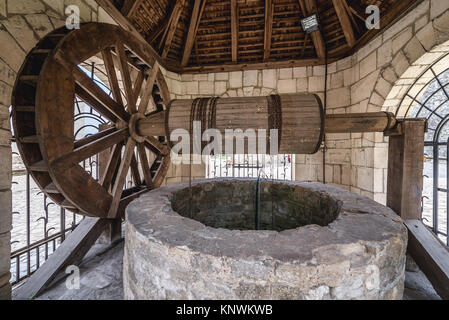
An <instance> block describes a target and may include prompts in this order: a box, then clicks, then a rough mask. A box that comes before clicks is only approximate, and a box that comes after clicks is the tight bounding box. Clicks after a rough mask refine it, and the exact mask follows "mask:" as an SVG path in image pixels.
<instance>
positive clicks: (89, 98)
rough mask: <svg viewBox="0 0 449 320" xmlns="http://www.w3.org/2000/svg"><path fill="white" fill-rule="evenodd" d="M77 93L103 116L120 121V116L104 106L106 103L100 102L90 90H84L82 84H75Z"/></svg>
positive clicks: (113, 120) (112, 120)
mask: <svg viewBox="0 0 449 320" xmlns="http://www.w3.org/2000/svg"><path fill="white" fill-rule="evenodd" d="M75 94H76V95H77V96H78V98H80V99H81V100H83V101H84V102H85V103H87V104H88V105H89V106H91V107H92V108H93V109H95V110H96V111H97V112H98V113H100V114H101V115H102V116H104V117H105V118H107V119H108V120H110V121H111V122H114V123H116V122H117V121H118V118H117V117H116V116H115V114H113V113H112V112H110V111H109V109H108V108H106V107H104V105H103V104H102V103H100V102H98V100H97V99H95V98H94V97H93V96H92V95H91V94H90V93H89V92H87V91H86V90H84V89H83V88H82V87H81V86H80V85H78V84H75Z"/></svg>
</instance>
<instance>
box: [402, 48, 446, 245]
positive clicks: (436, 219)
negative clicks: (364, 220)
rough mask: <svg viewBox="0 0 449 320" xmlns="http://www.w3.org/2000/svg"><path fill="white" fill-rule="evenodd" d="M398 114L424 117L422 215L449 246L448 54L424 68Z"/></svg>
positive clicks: (405, 97)
mask: <svg viewBox="0 0 449 320" xmlns="http://www.w3.org/2000/svg"><path fill="white" fill-rule="evenodd" d="M397 116H398V117H403V116H405V117H406V118H426V119H427V120H428V122H429V129H428V132H427V134H426V137H425V139H426V141H425V151H424V152H425V159H424V190H423V201H422V203H423V206H422V210H423V213H422V218H423V221H424V222H425V223H426V224H428V225H429V226H430V227H432V229H433V230H434V232H435V233H436V234H438V235H439V236H440V238H441V239H442V240H443V241H445V242H446V243H447V244H448V245H449V237H448V235H447V234H448V229H449V221H448V220H449V219H448V217H449V214H448V211H449V210H448V204H449V201H448V200H449V180H448V177H449V167H448V158H449V53H447V54H444V55H442V56H441V57H440V58H439V59H438V60H437V61H436V62H435V63H434V64H432V65H431V66H430V67H428V68H426V69H425V70H424V71H423V72H422V73H421V75H420V76H419V77H418V78H417V79H416V81H415V82H414V83H413V84H412V85H411V87H410V89H409V90H408V91H407V93H406V94H405V96H404V98H403V99H402V101H401V104H400V108H398V112H397Z"/></svg>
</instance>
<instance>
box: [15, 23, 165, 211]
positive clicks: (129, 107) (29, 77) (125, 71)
mask: <svg viewBox="0 0 449 320" xmlns="http://www.w3.org/2000/svg"><path fill="white" fill-rule="evenodd" d="M93 56H99V57H102V59H103V61H104V66H105V69H106V73H107V78H108V82H109V86H110V89H111V91H112V97H110V96H109V95H108V94H107V93H106V92H105V91H104V90H102V89H101V88H100V87H99V86H98V85H97V84H96V83H95V82H94V81H93V80H91V78H90V77H89V76H88V75H87V74H86V73H85V72H84V71H83V70H82V69H81V68H79V65H80V64H81V63H82V62H84V61H86V60H87V59H89V58H91V57H93ZM132 69H135V70H136V71H134V74H137V76H136V77H135V79H134V80H133V79H132V77H131V70H132ZM119 75H120V76H121V81H119V77H118V76H119ZM120 83H121V84H122V87H123V92H124V94H122V93H121V89H120ZM75 96H77V97H78V98H79V99H81V100H83V102H85V103H86V104H88V105H89V106H90V107H92V108H93V109H95V111H96V112H98V113H99V114H101V115H102V116H104V117H105V118H107V119H108V120H109V121H110V122H109V125H108V127H107V128H106V129H105V130H103V131H100V132H98V133H97V134H94V135H92V136H89V137H86V138H84V139H81V140H78V141H75V136H74V104H75V103H74V101H75ZM151 99H153V101H154V103H155V105H156V106H157V110H155V111H154V112H156V113H157V112H163V111H164V109H165V106H166V105H167V104H168V102H169V99H170V95H169V92H168V88H167V85H166V83H165V80H164V77H163V75H162V73H161V71H160V69H159V67H158V65H157V63H156V60H155V58H154V57H153V56H152V55H151V54H150V53H148V52H147V51H146V50H145V47H143V46H142V44H141V43H140V42H139V41H138V40H137V39H135V38H134V37H133V36H132V35H131V34H130V33H128V32H127V31H124V30H123V29H121V28H119V27H116V26H113V25H108V24H101V23H89V24H85V25H83V26H82V27H81V28H80V29H79V30H73V31H72V30H67V29H66V28H61V29H58V30H55V31H54V32H52V33H51V34H49V35H48V36H47V37H45V38H44V39H43V40H42V41H40V42H39V43H38V45H37V46H36V47H35V48H34V49H33V50H32V51H31V52H30V53H29V54H28V56H27V58H26V60H25V62H24V64H23V66H22V68H21V70H20V72H19V74H18V77H17V80H16V83H15V86H14V91H13V108H12V115H13V126H14V131H15V135H16V138H17V145H18V149H19V151H20V153H21V156H22V159H23V161H24V163H25V166H26V167H27V169H28V171H29V172H30V173H31V175H32V176H33V178H34V179H35V180H36V183H37V184H38V186H39V187H40V188H41V189H42V190H43V191H44V192H45V194H47V196H49V197H50V198H51V199H52V200H53V201H55V202H56V203H58V204H59V205H61V206H62V207H63V208H66V209H69V210H70V211H73V212H76V213H80V214H83V215H87V216H96V217H101V218H116V217H117V216H120V215H122V214H123V212H124V208H125V207H126V205H127V204H128V203H129V202H130V201H132V200H133V199H135V198H136V197H138V196H139V195H141V194H142V193H144V192H147V191H149V190H151V189H154V188H157V187H159V186H160V185H161V184H162V182H163V181H164V178H165V176H166V174H167V170H168V167H169V162H170V157H169V148H168V146H167V144H166V141H167V139H166V137H142V136H138V134H137V133H136V130H135V123H136V120H137V119H141V118H142V117H144V115H145V113H146V111H147V106H148V104H149V103H150V100H151ZM105 150H109V151H110V155H109V159H108V161H107V165H106V168H105V169H104V174H103V175H102V176H101V177H99V179H98V180H97V179H94V178H92V177H91V175H90V174H89V172H87V171H86V170H85V169H83V167H82V166H80V165H79V163H80V162H82V161H83V160H85V159H88V158H90V157H92V156H95V155H97V154H99V153H101V152H104V151H105ZM136 155H138V158H139V159H140V162H138V161H137V160H136V159H137V157H136ZM150 156H151V157H152V158H154V160H153V161H152V162H151V163H150V161H149V157H150ZM139 166H140V169H139ZM129 172H130V173H131V174H132V176H133V177H134V181H135V186H134V187H132V188H129V189H124V185H125V180H126V177H127V175H128V173H129Z"/></svg>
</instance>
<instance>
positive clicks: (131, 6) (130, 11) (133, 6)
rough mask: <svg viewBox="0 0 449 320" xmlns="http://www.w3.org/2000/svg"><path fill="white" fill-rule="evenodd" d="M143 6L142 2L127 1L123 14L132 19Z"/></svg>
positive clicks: (137, 0)
mask: <svg viewBox="0 0 449 320" xmlns="http://www.w3.org/2000/svg"><path fill="white" fill-rule="evenodd" d="M141 4H142V0H125V3H124V4H123V7H122V10H121V12H122V14H123V15H124V16H125V17H127V18H131V17H132V16H133V15H134V13H135V12H136V10H137V8H139V7H140V5H141Z"/></svg>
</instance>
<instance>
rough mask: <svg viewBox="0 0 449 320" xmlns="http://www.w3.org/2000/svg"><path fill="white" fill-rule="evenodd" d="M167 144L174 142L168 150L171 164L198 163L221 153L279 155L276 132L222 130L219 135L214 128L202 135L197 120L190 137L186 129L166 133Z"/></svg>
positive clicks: (277, 134) (277, 133)
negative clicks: (167, 137) (167, 136)
mask: <svg viewBox="0 0 449 320" xmlns="http://www.w3.org/2000/svg"><path fill="white" fill-rule="evenodd" d="M267 140H268V141H269V144H268V145H269V146H267ZM170 141H171V142H176V144H175V145H174V146H173V148H172V149H171V160H172V162H173V164H175V165H177V164H190V163H191V162H192V164H201V163H202V162H206V161H207V160H206V159H207V158H208V156H210V155H212V154H223V151H224V152H225V153H226V154H268V153H269V154H270V155H278V154H279V132H278V130H277V129H271V130H269V131H268V130H266V129H257V131H256V130H255V129H247V130H245V131H243V130H242V129H225V130H224V136H223V134H222V132H221V131H220V130H218V129H207V130H205V131H204V132H202V128H201V121H194V122H193V126H192V135H190V132H189V131H187V130H186V129H176V130H173V132H172V133H171V134H170ZM205 144H206V145H205ZM204 145H205V146H204ZM203 146H204V147H203ZM202 147H203V149H201V148H202ZM267 147H268V148H269V150H267ZM191 160H192V161H191Z"/></svg>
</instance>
